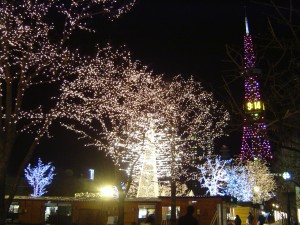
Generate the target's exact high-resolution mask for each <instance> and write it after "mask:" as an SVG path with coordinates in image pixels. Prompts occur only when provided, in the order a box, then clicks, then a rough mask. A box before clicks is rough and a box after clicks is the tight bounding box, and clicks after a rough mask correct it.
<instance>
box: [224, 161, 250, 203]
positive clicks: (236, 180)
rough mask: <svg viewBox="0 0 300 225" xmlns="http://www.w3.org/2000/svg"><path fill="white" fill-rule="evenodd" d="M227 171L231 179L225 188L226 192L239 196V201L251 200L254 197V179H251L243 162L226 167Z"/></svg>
mask: <svg viewBox="0 0 300 225" xmlns="http://www.w3.org/2000/svg"><path fill="white" fill-rule="evenodd" d="M226 173H227V176H228V178H229V179H228V180H227V184H226V188H225V190H224V192H225V194H226V195H230V196H233V197H235V198H237V201H241V202H249V201H251V200H252V199H253V188H252V187H254V180H253V179H251V177H250V173H249V172H248V170H246V167H245V166H243V165H242V164H239V165H232V166H231V167H228V168H226Z"/></svg>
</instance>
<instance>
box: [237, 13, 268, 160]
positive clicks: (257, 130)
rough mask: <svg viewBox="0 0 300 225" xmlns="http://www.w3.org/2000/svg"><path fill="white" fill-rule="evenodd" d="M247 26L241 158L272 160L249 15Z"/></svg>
mask: <svg viewBox="0 0 300 225" xmlns="http://www.w3.org/2000/svg"><path fill="white" fill-rule="evenodd" d="M245 27H246V32H245V35H244V65H243V74H244V77H245V95H244V112H245V116H244V121H243V136H242V147H241V153H240V159H241V160H253V159H262V160H270V159H271V158H272V153H271V146H270V141H269V139H268V137H267V126H266V123H265V118H264V111H265V107H264V103H263V101H262V98H261V93H260V84H259V80H258V78H259V76H260V75H261V71H260V70H259V69H257V68H256V58H255V54H254V50H253V43H252V36H251V34H250V32H249V26H248V20H247V17H245Z"/></svg>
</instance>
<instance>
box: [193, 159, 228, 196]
mask: <svg viewBox="0 0 300 225" xmlns="http://www.w3.org/2000/svg"><path fill="white" fill-rule="evenodd" d="M230 162H231V160H221V157H220V156H215V155H209V156H207V157H206V161H205V162H204V163H203V164H202V165H200V166H199V167H198V170H199V172H200V174H199V175H200V179H199V181H200V183H201V186H202V187H204V188H207V189H208V190H207V192H206V194H208V195H210V196H217V195H220V196H223V195H225V188H226V184H227V182H228V180H229V179H230V177H229V176H228V174H227V171H226V169H225V168H226V166H228V165H230Z"/></svg>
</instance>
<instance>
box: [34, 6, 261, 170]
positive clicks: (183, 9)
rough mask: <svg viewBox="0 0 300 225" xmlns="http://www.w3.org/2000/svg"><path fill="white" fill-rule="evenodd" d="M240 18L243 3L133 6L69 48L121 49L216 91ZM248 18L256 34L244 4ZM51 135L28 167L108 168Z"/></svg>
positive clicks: (239, 37) (257, 13)
mask: <svg viewBox="0 0 300 225" xmlns="http://www.w3.org/2000/svg"><path fill="white" fill-rule="evenodd" d="M244 15H245V11H244V1H213V0H212V1H200V0H138V2H137V4H136V6H135V7H134V8H133V10H132V11H131V12H129V13H128V14H126V15H123V16H122V17H121V18H120V19H118V20H117V21H114V22H109V21H107V20H103V18H100V17H99V18H96V19H95V21H93V23H92V24H91V25H92V26H94V27H95V30H96V34H95V35H94V34H93V35H87V34H77V36H76V38H75V41H74V45H78V46H77V47H79V48H80V49H81V50H83V51H85V52H89V50H90V49H92V48H93V45H94V44H95V43H100V44H101V45H103V44H105V43H107V42H110V43H111V44H112V45H113V46H114V47H118V46H121V45H126V46H127V49H128V50H129V51H131V52H132V54H133V57H134V58H135V59H138V60H140V61H141V62H142V63H143V64H145V65H147V66H149V68H151V69H153V70H154V72H155V73H163V74H166V75H167V76H172V75H177V74H182V75H184V76H188V75H193V76H194V77H195V78H196V79H198V80H200V81H203V82H204V83H205V85H211V86H213V87H214V88H216V89H217V88H218V87H219V86H221V84H222V82H221V80H222V79H221V77H222V75H224V74H225V70H226V69H227V68H228V66H229V65H228V64H227V63H225V62H224V60H227V56H226V52H225V45H226V44H229V45H232V46H237V47H239V48H242V44H243V33H244ZM247 15H248V18H249V22H250V26H251V32H252V33H254V34H255V33H259V32H261V30H259V29H262V24H263V22H262V21H261V20H260V18H262V15H263V10H262V8H261V6H258V5H256V4H247ZM241 85H242V83H241ZM241 88H242V87H237V89H240V90H241ZM240 98H241V99H242V98H243V96H240ZM51 131H52V134H53V138H51V139H49V140H47V139H44V140H43V141H42V142H41V144H40V146H39V147H38V148H37V151H36V154H35V156H34V157H33V160H32V161H36V160H37V157H41V158H42V161H45V162H48V161H52V162H53V164H54V165H55V166H56V167H57V168H60V169H62V170H65V169H72V170H73V171H74V172H75V174H79V173H87V170H88V168H95V169H96V175H97V173H98V174H99V173H102V171H105V170H106V169H107V168H108V166H110V162H109V159H106V160H104V153H103V152H99V151H97V149H94V148H91V147H89V148H87V147H84V143H83V142H82V140H77V139H76V136H75V135H74V134H72V133H71V132H70V131H67V130H65V129H63V128H57V127H55V128H54V129H52V130H51ZM233 142H234V144H231V143H226V144H227V145H229V146H230V147H231V148H235V149H236V148H237V143H239V140H234V141H233Z"/></svg>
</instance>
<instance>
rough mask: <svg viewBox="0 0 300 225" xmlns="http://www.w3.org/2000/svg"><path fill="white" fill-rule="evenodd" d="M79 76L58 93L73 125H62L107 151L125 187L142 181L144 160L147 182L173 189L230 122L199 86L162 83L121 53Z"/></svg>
mask: <svg viewBox="0 0 300 225" xmlns="http://www.w3.org/2000/svg"><path fill="white" fill-rule="evenodd" d="M107 55H109V57H107ZM79 73H80V74H81V76H80V77H79V78H78V79H76V80H74V81H72V82H71V84H68V83H67V82H66V83H65V84H64V85H63V88H62V93H63V94H62V96H61V99H62V101H61V106H60V108H63V109H64V110H63V111H64V112H66V117H68V118H70V119H71V120H70V123H69V124H68V125H65V126H66V127H67V128H69V129H71V130H73V131H75V132H77V133H78V134H79V136H80V137H85V138H87V139H88V140H89V141H90V144H91V145H94V146H96V147H98V148H100V149H103V150H105V151H106V152H107V154H108V156H110V157H111V158H112V160H113V162H114V163H115V165H116V166H117V167H118V168H119V170H123V171H125V172H126V173H127V175H128V176H127V179H128V181H130V182H126V183H127V184H130V185H131V184H132V183H133V184H134V183H138V182H137V181H138V179H143V178H142V176H143V173H145V172H146V170H145V169H142V168H143V166H145V161H148V160H145V159H155V161H154V162H152V163H151V164H148V165H147V167H148V168H149V167H151V169H148V171H147V173H149V171H152V172H153V174H152V175H151V176H150V177H152V178H151V179H152V180H151V181H156V180H160V179H162V180H165V179H168V180H170V183H171V187H172V184H173V183H174V184H175V182H176V181H177V180H180V179H181V178H182V177H188V176H189V173H187V169H188V168H189V167H190V166H192V165H193V164H195V163H196V161H197V159H198V155H199V154H200V155H203V154H205V153H206V152H210V151H211V150H212V148H213V140H214V139H215V138H217V137H220V136H221V135H223V128H224V126H225V125H226V122H227V120H228V119H229V115H228V113H227V112H226V111H225V110H224V108H223V107H222V106H221V105H220V104H219V103H218V102H216V101H215V100H214V98H213V95H212V94H211V93H209V92H207V91H205V90H204V88H203V87H202V85H201V84H200V83H199V82H196V81H195V80H193V79H192V78H190V79H187V80H185V79H183V78H182V77H180V76H177V77H175V78H173V79H171V80H170V81H168V82H165V81H163V80H162V77H161V76H155V77H154V76H153V75H152V73H151V71H149V70H148V69H147V68H146V67H144V66H142V65H141V64H140V63H139V62H136V61H133V60H132V59H131V58H130V55H129V53H127V52H125V51H124V52H121V51H117V52H114V53H113V52H112V49H111V48H110V47H108V48H107V49H106V50H105V51H99V52H98V54H97V56H96V57H95V58H93V59H91V61H86V63H85V64H83V65H82V67H81V68H80V70H79ZM104 74H105V76H103V75H104ZM95 133H96V134H95ZM150 149H151V150H152V151H149V150H150ZM150 153H151V154H154V155H151V154H150ZM197 154H198V155H197ZM147 157H148V158H147ZM144 168H145V167H144ZM155 171H157V174H155ZM152 172H150V173H152ZM139 181H141V180H139ZM151 181H150V182H151ZM145 182H146V181H145ZM142 184H143V183H142ZM142 184H141V185H142ZM127 187H129V186H127ZM144 187H145V186H144ZM155 188H157V186H156V187H155V185H154V186H152V189H151V191H150V189H148V190H147V191H149V192H151V193H157V191H155ZM138 189H139V186H135V191H136V192H137V193H138V192H139V190H138ZM119 190H120V189H119ZM126 190H129V189H128V188H126ZM172 191H175V192H173V193H175V194H176V189H175V190H174V186H173V187H172ZM133 193H134V191H133ZM140 193H142V194H145V191H141V192H140ZM138 195H139V196H142V195H140V194H138ZM173 196H175V195H173Z"/></svg>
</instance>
